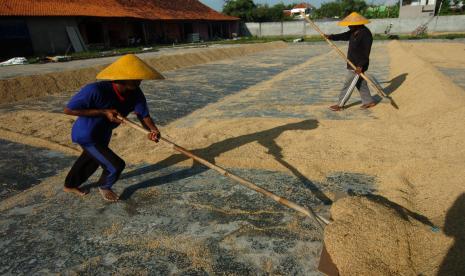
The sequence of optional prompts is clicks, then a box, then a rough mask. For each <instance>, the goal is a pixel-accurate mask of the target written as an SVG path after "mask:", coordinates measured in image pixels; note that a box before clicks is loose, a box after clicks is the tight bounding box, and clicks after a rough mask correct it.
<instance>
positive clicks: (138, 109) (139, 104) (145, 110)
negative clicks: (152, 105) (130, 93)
mask: <svg viewBox="0 0 465 276" xmlns="http://www.w3.org/2000/svg"><path fill="white" fill-rule="evenodd" d="M134 113H136V115H137V117H138V118H139V119H143V118H145V117H148V116H150V112H149V107H148V105H147V99H146V98H145V96H144V94H143V93H142V92H140V93H139V95H138V97H137V100H136V104H135V106H134Z"/></svg>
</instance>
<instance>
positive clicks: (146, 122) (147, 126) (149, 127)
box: [139, 116, 160, 143]
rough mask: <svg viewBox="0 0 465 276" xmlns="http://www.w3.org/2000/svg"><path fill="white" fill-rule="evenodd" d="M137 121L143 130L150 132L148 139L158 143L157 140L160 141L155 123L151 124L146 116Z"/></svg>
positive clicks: (149, 118) (150, 119) (151, 121)
mask: <svg viewBox="0 0 465 276" xmlns="http://www.w3.org/2000/svg"><path fill="white" fill-rule="evenodd" d="M139 121H140V123H141V124H142V126H143V127H144V128H145V129H147V130H150V133H149V134H148V138H149V139H150V140H152V141H155V142H157V143H158V140H160V131H159V130H158V128H157V126H156V125H155V123H154V122H153V120H152V117H150V116H146V117H145V118H143V119H140V118H139Z"/></svg>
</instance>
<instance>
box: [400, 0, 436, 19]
mask: <svg viewBox="0 0 465 276" xmlns="http://www.w3.org/2000/svg"><path fill="white" fill-rule="evenodd" d="M436 3H437V1H436V0H400V9H399V18H416V17H430V16H434V15H435V11H436Z"/></svg>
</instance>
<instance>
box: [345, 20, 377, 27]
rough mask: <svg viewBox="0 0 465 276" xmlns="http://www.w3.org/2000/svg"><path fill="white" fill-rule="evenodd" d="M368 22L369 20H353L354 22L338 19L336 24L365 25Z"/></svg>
mask: <svg viewBox="0 0 465 276" xmlns="http://www.w3.org/2000/svg"><path fill="white" fill-rule="evenodd" d="M368 23H370V20H361V21H355V22H348V21H340V22H338V23H337V24H338V25H339V26H344V27H347V26H359V25H365V24H368Z"/></svg>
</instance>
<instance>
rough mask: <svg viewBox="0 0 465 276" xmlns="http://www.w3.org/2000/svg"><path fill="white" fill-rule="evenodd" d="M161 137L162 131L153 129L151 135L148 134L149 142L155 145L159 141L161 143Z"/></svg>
mask: <svg viewBox="0 0 465 276" xmlns="http://www.w3.org/2000/svg"><path fill="white" fill-rule="evenodd" d="M160 137H161V134H160V131H159V130H158V129H157V128H155V129H152V130H151V131H150V133H149V134H148V138H149V140H152V141H154V142H155V143H158V141H160Z"/></svg>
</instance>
